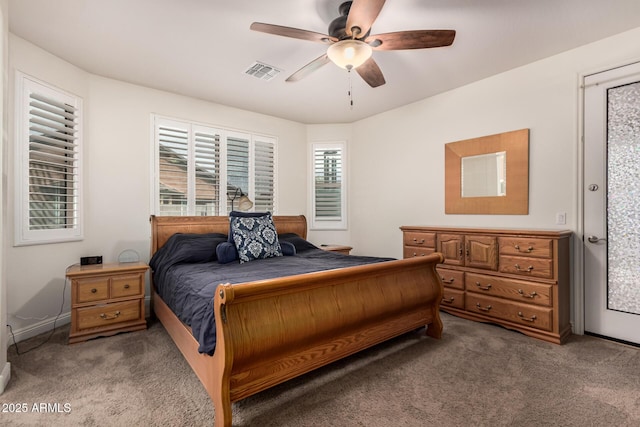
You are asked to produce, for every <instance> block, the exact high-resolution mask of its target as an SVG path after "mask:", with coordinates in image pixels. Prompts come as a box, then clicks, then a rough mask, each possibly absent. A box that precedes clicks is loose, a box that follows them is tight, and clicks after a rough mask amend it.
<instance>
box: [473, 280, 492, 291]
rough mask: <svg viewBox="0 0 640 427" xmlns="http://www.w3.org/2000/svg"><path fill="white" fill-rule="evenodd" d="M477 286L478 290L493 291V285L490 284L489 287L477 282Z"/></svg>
mask: <svg viewBox="0 0 640 427" xmlns="http://www.w3.org/2000/svg"><path fill="white" fill-rule="evenodd" d="M476 286H477V287H478V289H481V290H483V291H488V290H490V289H491V283H488V284H487V286H482V283H480V282H476Z"/></svg>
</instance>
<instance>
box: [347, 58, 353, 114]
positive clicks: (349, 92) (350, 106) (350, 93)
mask: <svg viewBox="0 0 640 427" xmlns="http://www.w3.org/2000/svg"><path fill="white" fill-rule="evenodd" d="M347 74H348V76H349V90H348V91H347V95H349V108H350V109H351V110H353V86H352V85H351V69H350V68H349V70H347Z"/></svg>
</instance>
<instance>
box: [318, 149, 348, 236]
mask: <svg viewBox="0 0 640 427" xmlns="http://www.w3.org/2000/svg"><path fill="white" fill-rule="evenodd" d="M311 157H312V159H311V161H312V170H313V180H312V187H313V188H312V190H313V191H312V194H313V197H312V199H313V206H312V212H313V215H312V227H313V228H327V229H344V228H346V203H345V200H346V195H345V188H346V187H345V179H344V159H345V144H344V143H314V144H312V156H311Z"/></svg>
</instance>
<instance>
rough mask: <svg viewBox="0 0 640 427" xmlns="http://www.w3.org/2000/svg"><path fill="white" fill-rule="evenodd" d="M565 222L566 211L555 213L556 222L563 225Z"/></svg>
mask: <svg viewBox="0 0 640 427" xmlns="http://www.w3.org/2000/svg"><path fill="white" fill-rule="evenodd" d="M566 223H567V213H566V212H558V213H556V224H557V225H565V224H566Z"/></svg>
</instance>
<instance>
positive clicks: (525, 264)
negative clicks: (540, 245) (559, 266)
mask: <svg viewBox="0 0 640 427" xmlns="http://www.w3.org/2000/svg"><path fill="white" fill-rule="evenodd" d="M500 272H502V273H511V274H519V275H522V276H526V277H540V278H545V279H551V278H553V260H551V259H544V258H530V257H517V256H506V255H504V256H503V255H500Z"/></svg>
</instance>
